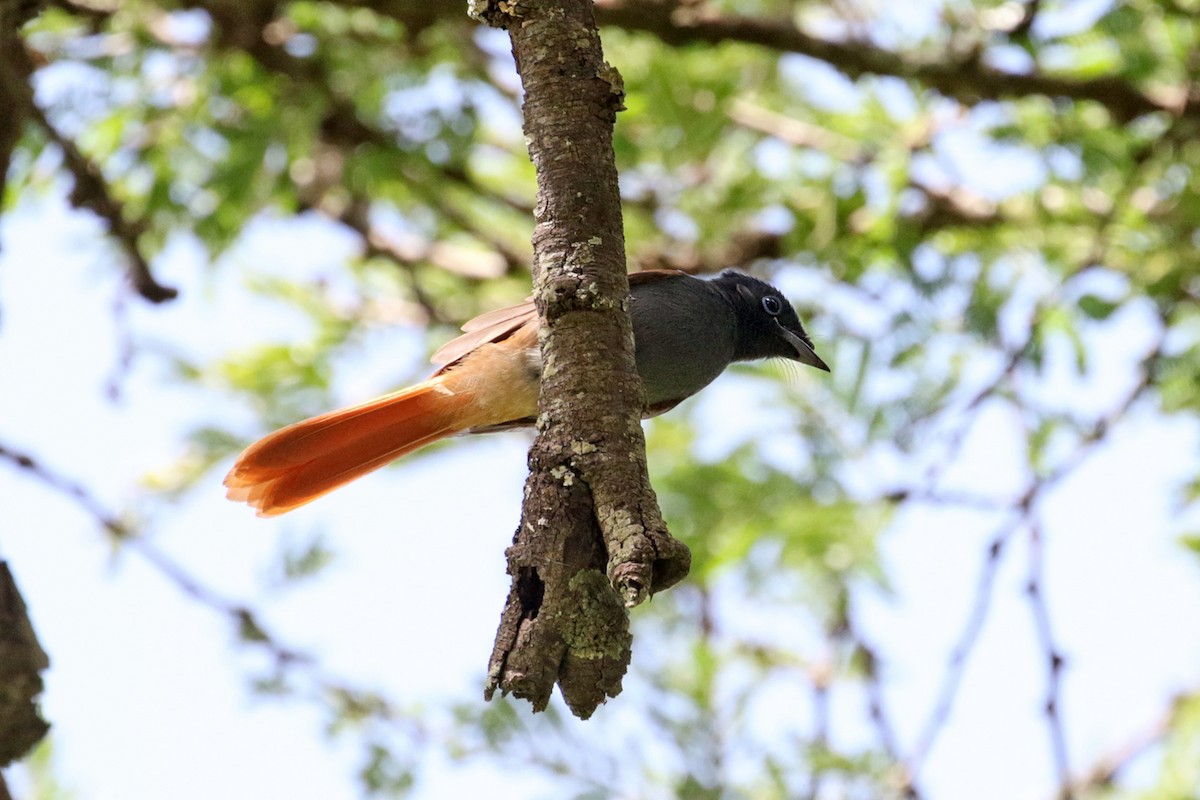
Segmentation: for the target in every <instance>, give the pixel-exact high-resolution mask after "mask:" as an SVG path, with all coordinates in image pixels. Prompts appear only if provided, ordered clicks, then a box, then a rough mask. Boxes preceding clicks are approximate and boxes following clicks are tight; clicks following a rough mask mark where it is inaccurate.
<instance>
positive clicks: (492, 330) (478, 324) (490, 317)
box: [429, 269, 687, 374]
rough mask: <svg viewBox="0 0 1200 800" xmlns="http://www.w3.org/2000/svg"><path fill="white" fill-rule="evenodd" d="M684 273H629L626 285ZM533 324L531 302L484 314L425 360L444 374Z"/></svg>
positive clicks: (671, 270)
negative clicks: (477, 351)
mask: <svg viewBox="0 0 1200 800" xmlns="http://www.w3.org/2000/svg"><path fill="white" fill-rule="evenodd" d="M686 274H687V273H686V272H681V271H679V270H675V269H648V270H643V271H642V272H634V273H632V274H631V275H630V276H629V285H630V286H631V287H633V286H644V285H646V284H649V283H657V282H658V281H662V280H666V279H668V278H675V277H678V276H680V275H686ZM536 321H537V309H535V308H534V306H533V300H532V299H528V300H526V301H525V302H523V303H519V304H517V305H515V306H507V307H505V308H497V309H496V310H495V311H487V312H485V313H483V314H480V315H479V316H478V317H475V318H474V319H471V320H469V321H468V322H467V323H466V324H465V325H463V326H462V330H463V335H462V336H459V337H457V338H455V339H451V340H450V341H448V342H446V343H445V344H444V345H442V346H441V347H440V348H438V350H437V352H435V353H434V354H433V356H432V357H431V358H430V359H429V360H430V362H432V363H433V365H434V366H436V367H438V373H441V372H444V371H445V370H447V369H449V368H450V367H452V366H454V364H456V363H457V362H458V361H460V360H461V359H462V358H463V356H465V355H467V353H470V352H471V351H472V350H474V349H475V348H477V347H479V346H480V345H483V344H487V343H489V342H500V341H503V340H505V339H507V338H509V337H510V336H512V335H513V334H514V333H515V332H516V331H517V330H519V329H520V328H521V327H523V326H525V325H528V324H529V323H531V322H533V323H536ZM435 374H436V373H435Z"/></svg>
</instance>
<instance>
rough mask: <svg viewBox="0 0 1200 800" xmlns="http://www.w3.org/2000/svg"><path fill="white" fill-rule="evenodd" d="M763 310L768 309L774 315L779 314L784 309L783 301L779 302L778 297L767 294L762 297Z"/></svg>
mask: <svg viewBox="0 0 1200 800" xmlns="http://www.w3.org/2000/svg"><path fill="white" fill-rule="evenodd" d="M762 307H763V311H766V312H767V313H768V314H770V315H771V316H772V317H777V316H779V312H780V311H783V303H781V302H779V298H778V297H774V296H772V295H767V296H766V297H764V298H763V299H762Z"/></svg>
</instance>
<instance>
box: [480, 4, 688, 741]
mask: <svg viewBox="0 0 1200 800" xmlns="http://www.w3.org/2000/svg"><path fill="white" fill-rule="evenodd" d="M471 11H472V13H473V14H474V15H475V16H478V17H480V18H482V19H485V20H486V21H487V22H489V23H490V24H492V25H497V26H501V27H504V28H506V29H507V30H508V32H509V35H510V38H511V40H512V45H513V55H514V56H515V57H516V61H517V70H518V72H519V73H520V75H521V80H522V83H523V85H524V87H525V105H524V119H525V134H526V137H527V140H528V143H529V153H530V157H531V158H532V160H533V163H534V166H535V168H536V170H537V177H538V203H537V209H536V211H535V215H536V222H537V226H536V228H535V230H534V235H533V246H534V298H535V300H536V302H537V306H538V312H539V314H540V315H541V323H542V328H541V338H542V356H543V366H542V390H541V400H540V409H539V411H540V413H539V417H538V426H537V427H538V436H537V440H536V441H535V442H534V445H533V448H532V449H531V450H530V454H529V468H530V473H529V479H528V480H527V482H526V484H525V501H524V507H523V510H522V517H521V524H520V527H519V528H518V530H517V534H516V537H515V539H514V541H513V545H512V547H511V548H510V549H509V551H508V563H509V573H510V574H511V575H512V576H513V587H512V590H511V592H510V594H509V598H508V602H507V604H506V606H505V610H504V614H503V617H502V619H501V624H500V630H499V632H498V634H497V637H496V646H495V649H494V650H493V653H492V659H491V663H490V668H489V677H488V689H487V695H488V697H491V695H492V693H493V692H494V691H495V689H497V688H499V689H501V690H502V691H505V692H509V691H511V692H513V693H515V694H516V695H518V696H520V697H525V698H527V699H529V700H530V701H531V702H532V703H533V704H534V708H535V709H539V710H540V709H541V708H544V707H545V705H546V703H547V702H548V701H549V698H550V693H551V690H552V689H553V686H554V683H555V682H556V681H557V682H558V684H559V686H560V688H561V690H562V693H563V697H564V699H566V701H567V703H568V705H569V706H570V707H571V709H572V711H573V712H574V713H575V714H576V715H578V716H580V717H585V718H586V717H587V716H589V715H590V714H591V713H592V712H593V711H594V710H595V708H596V706H598V705H599V704H600V703H602V702H604V700H605V698H606V697H611V696H614V695H615V694H616V693H617V692H619V691H620V689H621V678H622V677H623V675H624V674H625V669H626V667H627V666H628V664H629V657H630V643H631V637H630V634H629V620H628V615H627V612H626V610H625V609H626V607H628V606H632V605H636V604H637V603H639V602H641V601H642V600H644V599H645V598H647V597H648V596H649V595H650V594H652V593H653V592H656V591H659V590H661V589H664V588H666V587H667V586H670V585H671V584H673V583H675V582H677V581H678V580H680V579H681V578H682V577H683V576H684V575H686V574H687V570H688V564H689V561H690V556H689V553H688V551H687V548H686V547H684V546H683V545H682V544H680V543H679V542H677V541H675V540H674V539H672V538H671V536H670V534H668V533H667V530H666V526H665V525H664V523H663V520H662V515H661V513H660V512H659V510H658V503H657V501H656V500H655V497H654V492H653V490H652V489H651V487H650V483H649V480H648V478H647V477H646V458H645V442H644V440H643V437H642V429H641V425H640V423H639V419H640V417H641V412H642V409H643V405H644V399H643V393H642V386H641V381H640V380H639V378H638V376H637V372H636V370H635V368H634V360H633V332H632V327H631V323H630V319H629V313H628V310H629V309H628V296H629V284H628V280H627V278H626V275H625V240H624V235H623V233H622V224H621V206H620V196H619V193H618V186H617V172H616V167H615V165H614V161H613V152H612V126H613V123H614V121H615V118H616V111H617V110H619V108H620V103H621V99H622V96H623V95H622V90H621V85H620V78H619V76H618V75H617V73H616V71H615V70H614V69H612V68H611V67H609V66H608V65H607V64H605V63H604V60H603V56H602V53H601V49H600V38H599V34H598V33H597V31H596V25H595V20H594V18H593V13H592V2H591V0H518V1H517V2H495V1H494V0H492V1H491V2H485V1H484V0H475V2H472V4H471Z"/></svg>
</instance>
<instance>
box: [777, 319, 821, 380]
mask: <svg viewBox="0 0 1200 800" xmlns="http://www.w3.org/2000/svg"><path fill="white" fill-rule="evenodd" d="M776 327H778V328H779V335H780V336H782V337H783V338H784V340H786V341H787V343H788V344H790V345H791V346H792V347H794V348H795V349H796V360H797V361H799V362H800V363H801V364H807V365H808V366H810V367H816V368H817V369H823V370H825V371H826V372H829V371H830V369H829V365H828V364H826V363H825V362H824V361H822V360H821V357H820V356H819V355H817V353H816V351H815V350H813V349H812V347H811V346H809V344H808V342H806V341H804V340H803V339H801V338H800V337H799V336H797V335H796V334H795V333H793V332H792V331H789V330H788V329H787V328H785V327H783V326H782V325H779V324H778V323H776Z"/></svg>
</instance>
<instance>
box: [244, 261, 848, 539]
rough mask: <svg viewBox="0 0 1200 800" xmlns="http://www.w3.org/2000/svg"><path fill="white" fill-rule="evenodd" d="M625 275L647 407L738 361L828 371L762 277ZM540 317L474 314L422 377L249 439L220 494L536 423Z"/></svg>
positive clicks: (333, 479) (263, 492) (733, 273)
mask: <svg viewBox="0 0 1200 800" xmlns="http://www.w3.org/2000/svg"><path fill="white" fill-rule="evenodd" d="M629 285H630V297H631V303H630V315H631V317H632V320H633V335H634V346H635V352H634V357H635V361H636V364H637V371H638V374H639V375H640V376H641V379H642V385H643V387H644V389H645V395H646V406H645V411H644V414H643V416H644V417H652V416H655V415H657V414H661V413H663V412H665V411H668V410H670V409H671V408H674V407H675V406H676V405H678V404H679V403H680V402H682V401H683V400H685V399H686V398H688V397H691V396H692V395H694V394H696V393H697V392H699V391H700V390H701V389H703V388H704V387H705V386H707V385H708V384H710V383H712V381H713V380H715V379H716V377H717V376H718V375H720V374H721V373H722V372H723V371H724V370H725V368H726V367H728V366H729V365H730V364H732V363H734V362H738V361H752V360H758V359H764V358H784V359H788V360H791V361H795V362H799V363H801V364H806V365H808V366H811V367H815V368H816V369H820V370H824V371H826V372H829V367H828V366H827V365H826V364H825V362H824V361H822V360H821V358H820V357H819V356H818V355H817V354H816V351H815V350H814V349H813V342H812V339H811V338H810V337H809V335H808V334H807V333H806V332H805V330H804V326H803V325H802V324H801V322H800V318H799V317H798V316H797V315H796V311H795V309H794V308H793V307H792V304H791V303H790V302H788V300H787V299H786V298H785V297H784V296H783V294H782V293H781V292H780V291H779V290H778V289H776V288H775V287H774V286H772V285H771V284H769V283H766V282H765V281H761V280H759V279H757V278H754V277H752V276H750V275H747V274H745V273H743V272H739V271H737V270H732V269H728V270H725V271H723V272H721V273H720V274H719V275H718V276H716V277H715V278H710V279H703V278H697V277H695V276H693V275H690V274H688V273H685V272H680V271H676V270H646V271H643V272H635V273H632V274H630V275H629ZM538 324H539V323H538V316H537V311H536V309H535V308H534V305H533V302H532V301H530V300H527V301H525V302H524V303H521V304H519V305H515V306H510V307H507V308H501V309H497V310H495V311H490V312H487V313H485V314H482V315H481V316H478V317H476V318H475V319H472V320H471V321H469V322H467V323H466V324H465V325H464V326H463V327H462V330H463V334H462V335H461V336H459V337H458V338H456V339H454V340H452V341H450V342H448V343H447V344H446V345H444V346H443V347H442V348H441V349H439V350H438V351H437V352H435V353H434V354H433V357H432V358H431V361H432V363H433V364H434V365H435V366H437V367H438V369H437V371H436V372H434V373H433V375H432V376H431V377H430V378H429V379H428V380H425V381H423V382H421V383H418V384H416V385H414V386H410V387H408V388H406V389H401V390H399V391H396V392H392V393H391V394H386V395H383V396H382V397H378V398H376V399H374V400H370V401H368V402H366V403H362V404H360V405H355V406H351V407H349V408H343V409H340V410H337V411H331V412H329V413H326V414H321V415H320V416H316V417H312V418H311V419H306V420H302V421H300V422H297V423H294V424H292V425H289V426H287V427H285V428H281V429H279V430H277V431H275V432H274V433H271V434H268V435H267V436H265V437H263V438H262V439H260V440H258V441H257V442H255V443H254V444H251V445H250V446H249V447H247V448H246V449H245V450H244V451H243V452H242V454H241V455H240V456H239V457H238V458H237V460H236V462H235V463H234V465H233V467H232V469H230V471H229V474H228V475H227V476H226V477H225V482H224V483H225V487H226V489H227V496H228V497H229V499H231V500H234V501H239V502H244V503H247V504H249V505H250V506H251V507H253V508H254V509H255V510H256V511H257V512H258V516H260V517H271V516H276V515H279V514H283V513H285V512H288V511H291V510H293V509H295V508H299V507H300V506H302V505H305V504H307V503H309V502H312V501H313V500H316V499H317V498H319V497H321V496H323V495H325V494H327V493H329V492H331V491H333V490H334V489H337V488H338V487H340V486H343V485H345V484H347V483H349V482H350V481H352V480H355V479H356V478H359V477H361V476H363V475H365V474H367V473H369V472H372V471H373V470H376V469H378V468H380V467H382V466H384V465H385V464H388V463H390V462H392V461H394V460H396V459H398V458H400V457H401V456H404V455H406V454H408V453H411V452H413V451H414V450H417V449H419V448H421V447H424V446H425V445H428V444H431V443H432V442H435V441H438V440H440V439H444V438H446V437H449V436H453V435H456V434H460V433H484V432H488V431H495V430H504V429H508V428H515V427H522V426H529V425H533V424H534V421H535V420H536V418H537V413H538V411H537V404H538V389H539V385H540V380H541V351H540V349H539V346H538Z"/></svg>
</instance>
